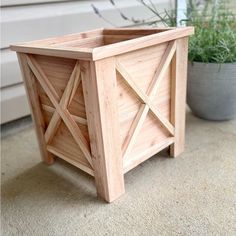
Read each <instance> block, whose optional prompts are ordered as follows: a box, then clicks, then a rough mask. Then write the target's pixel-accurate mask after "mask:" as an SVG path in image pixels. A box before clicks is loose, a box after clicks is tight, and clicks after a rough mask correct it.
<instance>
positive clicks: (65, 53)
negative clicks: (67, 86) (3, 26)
mask: <svg viewBox="0 0 236 236" xmlns="http://www.w3.org/2000/svg"><path fill="white" fill-rule="evenodd" d="M10 48H11V50H13V51H16V52H22V53H30V54H39V55H45V56H54V57H63V58H72V59H77V60H92V52H93V49H92V48H76V47H66V48H60V47H52V46H40V47H38V46H30V44H29V46H25V45H20V44H18V45H11V46H10Z"/></svg>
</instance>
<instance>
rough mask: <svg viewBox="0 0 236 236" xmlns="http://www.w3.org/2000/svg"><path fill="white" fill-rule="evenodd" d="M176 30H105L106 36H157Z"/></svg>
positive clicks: (163, 28)
mask: <svg viewBox="0 0 236 236" xmlns="http://www.w3.org/2000/svg"><path fill="white" fill-rule="evenodd" d="M171 29H174V28H173V27H158V28H157V29H155V28H154V29H153V28H146V29H140V28H135V27H132V28H105V29H104V30H103V34H104V35H119V36H120V35H142V36H144V35H150V34H156V33H160V32H163V31H167V30H171Z"/></svg>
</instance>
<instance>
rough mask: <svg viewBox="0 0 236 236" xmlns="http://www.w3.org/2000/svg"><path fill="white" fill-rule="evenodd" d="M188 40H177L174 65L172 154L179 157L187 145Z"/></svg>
mask: <svg viewBox="0 0 236 236" xmlns="http://www.w3.org/2000/svg"><path fill="white" fill-rule="evenodd" d="M187 55H188V38H187V37H186V38H183V39H179V40H177V48H176V54H175V57H174V60H173V64H172V89H171V122H172V124H173V125H174V126H175V142H174V144H173V145H171V148H170V154H171V155H172V156H173V157H176V156H178V155H179V154H181V153H182V152H183V151H184V145H185V109H186V86H187V64H188V56H187Z"/></svg>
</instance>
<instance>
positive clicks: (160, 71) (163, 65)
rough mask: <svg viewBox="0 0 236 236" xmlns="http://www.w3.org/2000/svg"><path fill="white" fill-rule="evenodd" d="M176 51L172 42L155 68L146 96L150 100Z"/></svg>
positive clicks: (174, 43)
mask: <svg viewBox="0 0 236 236" xmlns="http://www.w3.org/2000/svg"><path fill="white" fill-rule="evenodd" d="M175 50H176V42H175V41H172V42H170V43H169V44H168V46H167V48H166V50H165V53H164V55H163V57H162V59H161V62H160V64H159V65H158V67H157V70H156V72H155V74H154V76H153V79H152V81H151V84H150V86H149V88H148V90H147V95H148V97H149V99H150V100H152V99H154V97H155V95H156V93H157V90H158V87H159V86H160V83H161V81H162V79H163V78H164V74H165V72H166V70H167V68H168V66H169V65H170V62H171V59H172V57H173V55H174V53H175Z"/></svg>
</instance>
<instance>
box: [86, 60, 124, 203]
mask: <svg viewBox="0 0 236 236" xmlns="http://www.w3.org/2000/svg"><path fill="white" fill-rule="evenodd" d="M83 67H84V69H83V70H82V71H83V72H82V85H83V91H84V96H85V107H86V116H87V121H88V129H89V136H90V140H91V149H92V155H93V163H94V175H95V183H96V187H97V193H98V195H100V196H101V197H102V198H104V199H105V200H106V201H108V202H111V201H113V200H115V199H116V198H118V197H119V196H120V195H122V194H123V193H124V177H123V161H122V154H121V143H120V136H119V124H118V111H117V105H116V102H117V95H116V72H115V61H114V58H108V59H105V60H101V61H98V62H96V63H86V62H83Z"/></svg>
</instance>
